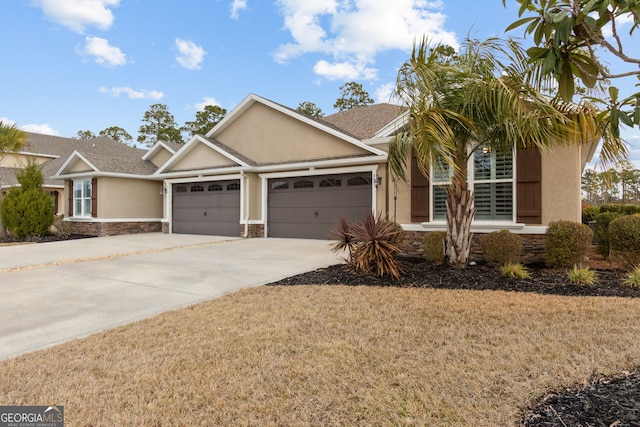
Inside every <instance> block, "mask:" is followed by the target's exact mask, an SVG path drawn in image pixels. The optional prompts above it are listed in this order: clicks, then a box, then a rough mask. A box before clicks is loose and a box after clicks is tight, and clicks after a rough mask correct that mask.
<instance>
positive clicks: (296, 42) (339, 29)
mask: <svg viewBox="0 0 640 427" xmlns="http://www.w3.org/2000/svg"><path fill="white" fill-rule="evenodd" d="M277 3H278V5H279V6H280V10H281V13H282V14H283V16H284V26H285V28H286V29H287V30H288V31H289V32H290V34H291V36H292V38H293V42H291V43H287V44H284V45H281V46H279V48H278V50H277V52H276V53H275V59H276V60H277V61H279V62H286V61H288V60H289V59H291V58H294V57H296V56H300V55H304V54H306V53H312V52H314V53H325V54H327V55H331V56H333V64H330V63H329V61H324V62H322V61H321V62H318V63H317V64H316V67H315V69H316V72H324V73H327V74H324V75H323V76H325V77H326V78H334V79H337V78H341V77H338V76H340V75H342V74H344V75H345V76H350V75H352V74H350V73H351V72H350V71H348V70H347V68H348V67H346V65H347V64H350V65H351V68H352V70H351V71H353V70H359V71H360V72H361V74H360V75H359V76H358V77H361V78H367V79H374V78H375V77H376V72H375V71H376V70H374V69H373V68H370V67H369V65H371V64H373V63H375V56H376V55H377V54H379V53H381V52H384V51H388V50H394V49H400V50H409V49H411V47H412V46H413V43H414V41H415V40H416V39H420V38H422V37H423V36H425V37H427V38H428V39H429V40H431V41H432V42H434V43H438V42H442V43H444V44H448V45H451V46H454V47H457V46H458V42H457V39H456V36H455V34H454V33H453V32H448V31H445V29H444V22H445V20H446V16H445V15H443V14H442V13H440V12H439V11H440V10H441V9H442V2H441V1H427V0H394V1H380V0H352V1H339V0H317V1H314V2H310V1H308V0H278V1H277ZM331 70H333V72H332V71H331ZM330 76H331V77H330Z"/></svg>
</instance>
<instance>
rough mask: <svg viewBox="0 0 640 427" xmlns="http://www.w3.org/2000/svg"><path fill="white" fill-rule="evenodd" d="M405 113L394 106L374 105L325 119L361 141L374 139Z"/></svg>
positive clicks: (342, 112) (402, 109) (400, 108)
mask: <svg viewBox="0 0 640 427" xmlns="http://www.w3.org/2000/svg"><path fill="white" fill-rule="evenodd" d="M404 111H405V108H404V107H400V106H398V105H392V104H374V105H367V106H364V107H356V108H352V109H350V110H345V111H341V112H339V113H336V114H332V115H330V116H326V117H323V118H322V119H320V121H323V122H326V123H328V124H329V125H332V126H334V127H336V128H338V129H340V130H342V131H344V132H345V133H347V134H349V135H353V136H355V137H356V138H358V139H360V140H365V139H369V138H372V137H373V136H374V135H375V134H376V133H377V132H378V131H379V130H380V129H382V128H383V127H385V126H386V125H388V124H389V123H391V122H392V121H393V120H394V119H395V118H397V117H398V116H399V115H401V114H402V113H403V112H404Z"/></svg>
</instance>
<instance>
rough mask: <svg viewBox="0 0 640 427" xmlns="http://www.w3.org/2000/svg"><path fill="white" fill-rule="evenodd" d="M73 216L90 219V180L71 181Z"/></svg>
mask: <svg viewBox="0 0 640 427" xmlns="http://www.w3.org/2000/svg"><path fill="white" fill-rule="evenodd" d="M78 191H80V194H79V195H78V193H77V192H78ZM78 208H79V209H78ZM73 216H74V217H83V218H87V217H91V179H79V180H74V181H73Z"/></svg>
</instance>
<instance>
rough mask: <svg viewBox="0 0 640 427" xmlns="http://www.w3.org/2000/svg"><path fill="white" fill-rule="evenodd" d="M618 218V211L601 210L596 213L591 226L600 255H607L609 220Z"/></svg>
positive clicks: (608, 248) (608, 247)
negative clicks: (601, 211)
mask: <svg viewBox="0 0 640 427" xmlns="http://www.w3.org/2000/svg"><path fill="white" fill-rule="evenodd" d="M617 218H620V214H619V213H618V212H603V213H601V214H598V215H596V217H595V226H594V227H593V238H594V239H595V241H596V244H597V247H596V250H597V252H598V253H599V254H600V255H603V256H605V257H608V256H609V250H610V249H611V248H610V245H609V224H610V223H611V221H613V220H615V219H617Z"/></svg>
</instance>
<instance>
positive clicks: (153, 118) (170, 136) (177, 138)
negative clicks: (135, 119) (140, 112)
mask: <svg viewBox="0 0 640 427" xmlns="http://www.w3.org/2000/svg"><path fill="white" fill-rule="evenodd" d="M142 123H143V124H142V125H141V126H140V128H139V129H138V134H139V135H138V142H140V143H142V144H145V145H146V146H147V147H151V146H153V144H155V143H156V142H158V141H168V142H176V143H178V144H183V143H184V141H183V140H182V135H181V134H180V130H178V127H177V124H176V120H175V118H174V117H173V114H171V113H170V112H169V107H167V106H166V105H165V104H153V105H151V106H150V107H149V109H148V110H147V111H146V112H145V113H144V116H143V117H142Z"/></svg>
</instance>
